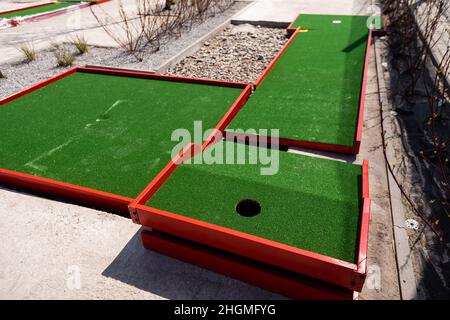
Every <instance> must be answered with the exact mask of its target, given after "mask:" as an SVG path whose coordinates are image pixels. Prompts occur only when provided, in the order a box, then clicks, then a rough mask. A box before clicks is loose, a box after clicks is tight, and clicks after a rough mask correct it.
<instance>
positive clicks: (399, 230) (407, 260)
mask: <svg viewBox="0 0 450 320" xmlns="http://www.w3.org/2000/svg"><path fill="white" fill-rule="evenodd" d="M374 49H375V56H374V58H375V59H376V64H377V69H376V71H377V77H378V86H379V90H378V91H379V99H380V104H381V108H382V117H383V128H384V131H385V132H387V135H389V136H391V135H392V134H393V133H394V132H396V131H397V130H396V128H398V127H399V124H398V122H397V121H396V120H395V119H394V117H392V115H391V106H390V103H389V98H388V95H387V92H388V89H389V86H388V83H389V73H388V72H387V71H384V70H383V67H382V63H383V57H382V51H383V48H382V45H381V41H377V40H376V41H375V44H374ZM394 121H395V122H394ZM398 138H399V139H400V137H398ZM396 148H398V146H395V143H392V140H390V141H389V143H388V144H387V146H386V157H387V159H388V161H389V162H390V163H396V161H395V159H396V156H395V153H396V151H395V149H396ZM387 166H388V165H387V164H386V167H387ZM398 167H400V166H398ZM397 170H398V169H397ZM386 171H387V175H388V188H389V194H390V202H391V215H392V223H393V231H394V241H395V248H396V250H395V253H396V257H397V264H398V277H399V286H400V295H401V298H402V299H403V300H413V299H417V296H418V292H417V283H416V279H415V275H414V267H413V262H412V261H413V259H411V255H412V253H411V248H410V246H409V237H408V233H407V231H406V228H405V220H406V218H405V214H406V209H405V207H404V205H403V197H402V193H401V191H400V189H399V187H398V185H397V184H396V183H395V180H394V177H393V176H392V174H391V172H390V171H389V170H388V169H386ZM396 174H397V175H398V174H401V173H399V172H396Z"/></svg>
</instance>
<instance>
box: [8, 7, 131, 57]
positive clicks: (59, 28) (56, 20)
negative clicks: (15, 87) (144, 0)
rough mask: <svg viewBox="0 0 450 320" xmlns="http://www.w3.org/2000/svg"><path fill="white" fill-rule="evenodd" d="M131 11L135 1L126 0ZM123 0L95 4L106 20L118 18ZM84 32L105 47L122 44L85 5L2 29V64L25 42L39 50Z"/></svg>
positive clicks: (92, 41) (93, 41) (96, 43)
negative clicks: (46, 17)
mask: <svg viewBox="0 0 450 320" xmlns="http://www.w3.org/2000/svg"><path fill="white" fill-rule="evenodd" d="M123 3H124V8H125V10H127V12H130V14H131V13H133V12H134V11H135V10H134V1H123ZM118 7H119V1H118V0H112V1H110V2H106V3H102V4H99V5H95V6H93V10H94V11H95V12H96V13H97V14H98V15H99V17H101V18H102V20H105V21H109V22H113V21H116V20H118V18H119V15H118ZM77 34H78V35H83V36H84V37H85V38H86V40H87V41H88V43H89V44H91V45H96V46H101V47H118V44H117V43H116V42H114V40H113V39H112V38H111V37H110V36H109V35H108V34H107V33H106V32H105V31H104V30H103V28H102V27H100V26H99V25H98V22H97V20H96V19H95V17H94V15H93V14H92V12H91V9H90V8H82V9H78V10H74V11H72V12H68V13H65V14H62V15H59V16H56V17H51V18H48V19H44V20H41V21H37V22H30V23H24V24H22V25H19V26H17V27H14V28H8V29H4V30H1V31H0V43H1V44H2V45H1V46H0V64H3V63H8V62H11V61H14V60H17V59H18V58H20V56H21V54H20V52H19V51H18V50H17V48H18V47H20V45H22V44H24V43H32V44H33V46H34V48H35V49H36V50H41V49H44V48H47V47H50V45H51V43H52V42H65V41H69V40H70V39H71V38H73V36H75V35H77Z"/></svg>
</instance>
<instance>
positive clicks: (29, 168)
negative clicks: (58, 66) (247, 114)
mask: <svg viewBox="0 0 450 320" xmlns="http://www.w3.org/2000/svg"><path fill="white" fill-rule="evenodd" d="M242 90H243V89H240V88H228V87H218V86H209V85H200V84H193V83H182V82H173V81H162V80H149V79H138V78H131V77H120V76H110V75H99V74H91V73H82V72H76V73H74V74H71V75H69V76H67V77H65V78H63V79H61V80H59V81H56V82H54V83H51V84H49V85H47V86H45V87H43V88H41V89H39V90H37V91H34V92H32V93H29V94H27V95H25V96H22V97H20V98H17V99H15V100H13V101H11V102H9V103H7V104H5V105H3V106H0V136H1V139H0V168H5V169H9V170H14V171H18V172H23V173H28V174H32V175H35V176H39V177H45V178H50V179H54V180H58V181H62V182H67V183H72V184H75V185H79V186H83V187H89V188H93V189H97V190H101V191H106V192H110V193H114V194H118V195H122V196H127V197H133V198H134V197H136V196H137V195H138V194H139V193H140V192H141V191H142V190H143V189H144V188H145V187H146V186H147V185H148V183H149V182H150V181H151V180H152V179H153V178H154V177H155V176H156V174H158V173H159V172H160V171H161V169H162V168H163V167H164V166H165V165H167V163H168V162H169V161H170V158H171V151H172V148H173V147H174V146H175V145H177V144H178V140H177V141H171V135H172V133H173V130H175V129H179V128H180V129H182V128H186V129H187V130H189V132H192V131H193V122H194V121H196V120H201V121H203V128H204V129H207V128H214V127H215V126H216V125H217V123H218V122H219V121H220V120H221V118H222V117H223V116H224V114H225V113H226V112H227V111H228V109H229V108H230V107H231V106H232V104H233V103H234V102H235V100H236V99H237V98H238V96H239V95H240V93H241V92H242Z"/></svg>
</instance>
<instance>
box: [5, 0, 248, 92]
mask: <svg viewBox="0 0 450 320" xmlns="http://www.w3.org/2000/svg"><path fill="white" fill-rule="evenodd" d="M249 3H250V2H239V1H238V2H236V3H235V4H234V5H233V6H232V7H231V8H229V9H228V10H226V11H225V12H223V13H221V14H218V15H216V16H214V17H211V18H209V19H207V20H206V21H204V22H203V23H202V24H199V25H196V26H194V27H193V28H192V29H191V30H189V31H188V30H186V31H185V32H183V33H182V35H181V37H179V38H173V37H166V38H163V39H162V40H161V47H160V50H159V51H157V52H147V53H145V54H144V56H143V59H142V61H139V60H137V59H136V58H135V57H134V56H132V55H130V54H128V53H126V52H124V51H123V50H122V49H114V48H100V47H90V50H89V52H88V53H86V54H84V55H79V56H77V59H76V61H75V63H74V65H80V66H83V65H86V64H91V65H108V66H111V67H120V68H129V69H140V70H147V71H153V70H154V69H155V68H156V67H158V66H159V65H161V64H162V63H163V62H164V61H166V60H167V59H169V58H171V57H172V56H174V55H175V54H177V53H179V52H180V51H182V50H183V49H185V48H187V47H188V46H189V45H191V44H192V43H193V42H195V41H196V40H198V39H200V38H201V37H203V36H204V35H205V34H207V33H208V32H210V31H211V29H213V28H215V27H217V26H218V25H220V24H222V23H223V22H225V21H226V20H227V19H229V18H230V17H232V16H233V15H234V14H235V13H236V12H238V11H240V10H241V9H243V8H244V7H245V6H247V5H248V4H249ZM71 50H75V49H74V48H71ZM53 51H54V50H53V49H51V48H49V49H45V50H42V51H40V52H38V57H37V59H36V61H33V62H31V63H25V62H24V61H16V62H13V63H9V64H3V65H0V72H2V73H3V74H4V75H5V76H6V79H0V97H5V96H8V95H10V94H13V93H15V92H17V91H19V90H23V89H25V88H27V87H29V86H31V85H33V84H36V83H38V82H40V81H43V80H45V79H48V78H50V77H52V76H54V75H56V74H58V73H61V72H63V71H64V70H67V69H68V68H62V67H58V66H57V64H56V59H55V57H54V53H53Z"/></svg>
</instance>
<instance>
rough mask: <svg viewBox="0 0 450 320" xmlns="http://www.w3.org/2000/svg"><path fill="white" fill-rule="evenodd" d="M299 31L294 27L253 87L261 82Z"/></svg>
mask: <svg viewBox="0 0 450 320" xmlns="http://www.w3.org/2000/svg"><path fill="white" fill-rule="evenodd" d="M298 33H299V30H298V29H295V31H294V33H293V34H292V35H291V36H290V38H289V40H288V41H287V42H286V43H285V44H284V46H283V47H282V48H281V50H280V51H279V52H278V53H277V55H276V56H275V58H273V60H272V61H271V62H270V64H269V65H268V66H267V68H266V69H265V70H264V71H263V72H262V73H261V75H260V76H259V78H258V80H256V82H255V83H254V85H255V87H256V88H258V87H259V86H260V85H261V83H262V82H263V81H264V79H265V78H266V77H267V75H268V74H269V73H270V71H271V70H272V69H273V67H274V66H275V64H276V63H277V62H278V60H279V59H280V58H281V56H282V55H283V54H284V52H285V51H286V49H287V48H288V47H289V46H290V45H291V43H292V42H293V41H294V39H295V38H296V37H297V35H298Z"/></svg>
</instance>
